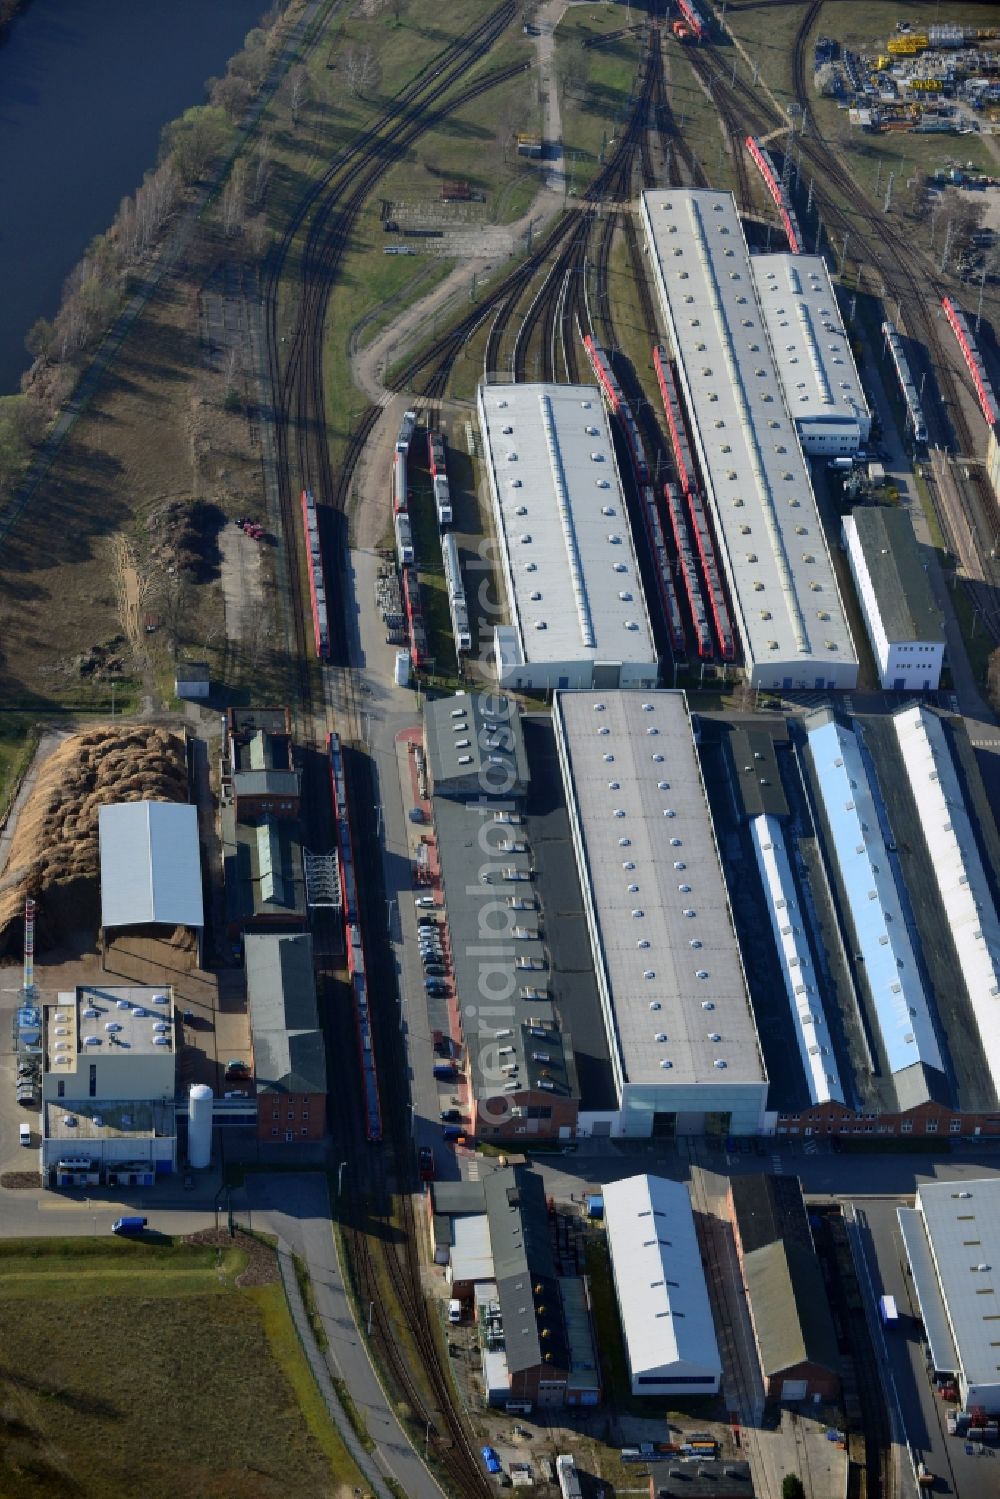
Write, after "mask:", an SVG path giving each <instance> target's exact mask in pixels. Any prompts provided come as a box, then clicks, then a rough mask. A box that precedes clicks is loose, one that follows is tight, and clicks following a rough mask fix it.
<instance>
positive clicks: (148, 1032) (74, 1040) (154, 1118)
mask: <svg viewBox="0 0 1000 1499" xmlns="http://www.w3.org/2000/svg"><path fill="white" fill-rule="evenodd" d="M174 1033H175V1021H174V1008H173V996H172V992H171V990H170V989H169V987H166V986H165V987H162V988H157V989H153V988H147V987H144V986H139V985H135V986H113V985H106V984H99V985H96V984H95V985H83V986H81V987H80V988H78V989H76V990H74V991H72V992H68V993H64V994H60V995H59V996H58V998H57V1000H56V1002H55V1003H54V1004H46V1005H45V1006H44V1008H43V1034H42V1044H43V1055H42V1147H41V1168H42V1175H43V1179H46V1180H48V1181H49V1182H50V1183H51V1184H52V1185H53V1186H57V1187H79V1186H93V1185H97V1184H98V1183H100V1184H104V1185H107V1186H149V1185H151V1184H152V1183H153V1182H154V1181H155V1180H156V1178H157V1177H158V1176H161V1175H163V1174H164V1173H165V1172H170V1171H173V1170H174V1168H175V1167H176V1164H177V1128H176V1120H175V1109H174V1088H175V1072H176V1063H177V1058H176V1053H175V1049H174Z"/></svg>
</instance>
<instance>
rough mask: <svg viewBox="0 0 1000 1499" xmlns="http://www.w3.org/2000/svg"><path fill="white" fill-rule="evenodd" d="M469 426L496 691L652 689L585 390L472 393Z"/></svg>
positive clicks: (597, 402) (604, 431)
mask: <svg viewBox="0 0 1000 1499" xmlns="http://www.w3.org/2000/svg"><path fill="white" fill-rule="evenodd" d="M478 404H479V421H480V426H481V429H482V434H483V445H484V449H485V453H486V466H487V472H488V474H489V483H490V493H491V495H492V500H493V517H494V522H495V526H496V534H497V540H498V543H499V547H500V553H501V562H502V567H503V574H504V581H505V586H506V594H507V599H506V603H507V610H508V613H509V618H510V623H509V624H508V625H506V626H499V627H498V628H497V629H496V631H495V645H496V654H497V673H498V675H499V678H500V682H501V684H502V685H503V686H505V687H526V688H536V689H537V688H555V687H590V686H591V685H593V684H595V683H598V682H603V683H605V684H606V685H608V686H618V685H619V684H620V685H622V686H645V685H651V686H652V685H655V683H656V679H657V660H656V648H655V646H654V643H653V638H652V631H651V629H650V624H649V617H648V615H647V613H646V603H645V599H644V597H643V591H642V583H641V580H640V578H639V572H638V568H637V566H636V557H635V547H634V545H633V541H632V533H631V529H630V527H629V521H628V515H627V513H626V510H625V504H624V500H623V497H622V487H621V481H620V478H619V474H618V468H617V464H616V462H615V452H614V446H613V444H612V441H611V434H610V432H609V430H608V423H607V418H606V416H605V413H604V407H603V406H602V404H601V398H600V394H599V392H598V390H597V388H596V386H592V385H482V386H480V388H479V396H478Z"/></svg>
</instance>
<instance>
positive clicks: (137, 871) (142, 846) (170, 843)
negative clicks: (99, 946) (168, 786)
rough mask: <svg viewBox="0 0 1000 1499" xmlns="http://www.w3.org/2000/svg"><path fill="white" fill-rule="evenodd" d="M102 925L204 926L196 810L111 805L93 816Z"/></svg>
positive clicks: (182, 806)
mask: <svg viewBox="0 0 1000 1499" xmlns="http://www.w3.org/2000/svg"><path fill="white" fill-rule="evenodd" d="M98 819H99V821H98V828H99V834H100V846H101V925H102V927H106V928H107V927H121V926H147V925H155V926H188V927H201V926H203V925H204V920H205V917H204V910H203V907H202V898H201V855H200V852H199V847H198V809H197V807H192V806H188V805H187V804H186V803H182V802H114V803H112V804H110V805H109V806H106V807H101V809H100V811H99V814H98Z"/></svg>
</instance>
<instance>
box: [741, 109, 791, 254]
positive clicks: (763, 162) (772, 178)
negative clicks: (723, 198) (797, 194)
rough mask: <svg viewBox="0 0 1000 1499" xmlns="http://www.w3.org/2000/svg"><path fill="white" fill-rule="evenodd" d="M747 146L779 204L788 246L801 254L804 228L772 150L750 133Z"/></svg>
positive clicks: (777, 204) (772, 195) (765, 182)
mask: <svg viewBox="0 0 1000 1499" xmlns="http://www.w3.org/2000/svg"><path fill="white" fill-rule="evenodd" d="M746 148H747V150H748V151H749V152H750V156H751V159H752V160H753V163H754V165H755V166H756V168H757V170H758V171H759V172H760V175H761V176H762V177H763V179H764V185H765V187H766V188H767V190H768V192H769V193H770V194H771V197H772V198H773V199H774V202H775V204H776V206H777V209H778V213H779V215H780V217H781V223H782V227H783V228H784V231H785V237H786V238H787V240H788V248H789V249H790V250H791V252H792V254H793V255H801V254H802V253H803V251H804V250H805V242H804V240H803V238H802V230H801V229H800V228H799V221H798V219H797V218H796V217H795V210H794V208H793V207H792V205H791V202H790V200H789V197H788V194H787V193H786V192H785V190H784V188H783V187H782V185H781V178H780V177H779V176H778V174H777V172H776V171H775V169H774V162H773V161H772V160H771V153H770V151H768V150H767V148H766V147H765V146H762V145H761V144H760V142H759V141H758V140H757V139H756V137H754V136H752V135H748V136H747V138H746Z"/></svg>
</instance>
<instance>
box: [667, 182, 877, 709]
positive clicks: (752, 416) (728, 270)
mask: <svg viewBox="0 0 1000 1499" xmlns="http://www.w3.org/2000/svg"><path fill="white" fill-rule="evenodd" d="M642 219H643V224H644V226H645V231H646V240H647V245H648V248H649V253H650V261H651V264H652V267H653V275H654V280H655V282H656V286H657V290H658V292H659V297H660V304H661V308H662V312H663V316H664V320H665V322H666V325H667V327H668V329H669V333H670V339H671V343H672V345H673V353H674V357H675V358H676V361H677V371H678V378H679V381H680V388H681V394H682V397H683V400H684V404H685V407H686V411H687V416H688V420H689V422H690V426H691V434H692V438H693V442H694V448H695V454H696V457H697V460H698V464H699V466H700V469H701V473H702V478H703V481H704V485H705V489H706V495H707V499H708V504H709V508H710V511H711V516H712V521H713V525H714V529H715V533H716V537H717V540H718V548H719V554H720V558H721V563H722V567H723V570H724V572H725V577H726V584H727V587H728V590H729V594H730V598H731V600H732V604H733V609H734V613H735V617H736V622H737V626H738V629H739V635H740V640H741V643H742V646H743V655H744V665H745V669H746V674H747V678H748V680H749V682H750V683H751V685H752V686H755V687H764V688H778V689H782V688H784V689H795V688H798V689H803V688H805V689H816V688H844V689H850V688H853V687H855V686H856V685H857V678H858V662H857V656H856V653H855V650H854V644H853V641H852V639H851V632H850V628H849V626H848V623H847V617H846V614H845V612H844V605H843V600H842V599H841V596H840V589H839V586H838V583H837V578H836V574H835V572H834V568H833V562H832V559H831V556H830V552H829V550H828V548H827V544H826V538H825V536H824V533H823V525H822V522H821V520H820V516H819V511H818V509H817V506H816V498H815V495H814V494H813V490H812V485H811V483H810V480H809V473H808V469H807V464H806V461H805V459H804V457H803V454H802V448H801V446H800V437H799V431H798V429H797V425H796V421H795V419H794V417H793V415H792V414H791V413H790V411H789V408H788V404H787V401H786V390H785V385H784V383H783V381H782V377H781V374H780V373H779V369H778V361H777V359H776V358H775V355H774V353H773V351H772V349H771V345H770V341H769V338H768V331H767V323H766V318H765V314H764V312H763V311H762V308H761V305H760V302H759V299H758V296H757V292H756V287H755V282H754V275H753V273H752V270H751V265H750V256H749V253H748V251H747V246H746V241H745V239H744V237H743V229H742V226H741V224H740V219H739V214H738V213H737V210H736V205H735V202H734V200H733V198H732V196H731V195H730V194H729V193H716V192H709V191H705V190H696V191H695V190H692V191H682V190H678V191H656V192H647V193H644V194H643V195H642ZM798 337H799V342H800V343H801V342H802V341H803V339H804V337H805V335H804V334H803V333H802V332H801V330H800V332H799V335H798ZM816 353H817V350H816V348H815V347H812V346H810V354H811V356H815V355H816ZM789 357H791V356H789ZM789 378H790V375H789ZM826 378H827V379H828V380H829V372H827V375H826ZM807 394H808V392H807ZM809 399H810V401H811V402H812V404H813V406H814V407H815V405H816V398H815V396H810V398H809Z"/></svg>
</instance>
